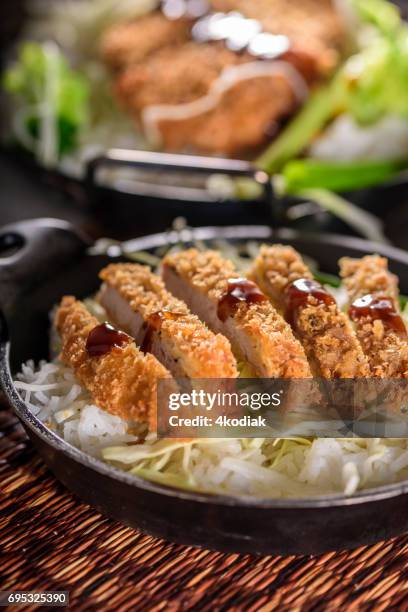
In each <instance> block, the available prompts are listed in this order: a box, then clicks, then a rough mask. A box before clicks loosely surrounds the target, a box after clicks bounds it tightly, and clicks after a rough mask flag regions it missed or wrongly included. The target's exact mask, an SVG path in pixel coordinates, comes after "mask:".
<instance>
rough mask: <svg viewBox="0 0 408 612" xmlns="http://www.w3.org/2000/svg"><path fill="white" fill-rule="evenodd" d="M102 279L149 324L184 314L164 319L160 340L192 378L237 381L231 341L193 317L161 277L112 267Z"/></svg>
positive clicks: (138, 269)
mask: <svg viewBox="0 0 408 612" xmlns="http://www.w3.org/2000/svg"><path fill="white" fill-rule="evenodd" d="M100 277H101V279H102V280H103V281H104V282H105V283H107V284H108V285H109V286H111V287H113V288H115V289H116V290H117V291H118V293H119V294H120V296H121V297H123V298H124V299H125V300H126V301H127V302H128V303H129V305H130V307H131V308H132V310H134V311H135V312H137V313H139V314H140V315H141V316H142V317H143V319H144V320H145V321H148V318H149V316H150V315H152V314H154V313H157V312H160V311H163V310H168V311H170V312H173V313H177V314H182V316H181V317H179V318H176V319H164V320H163V322H162V325H161V328H160V331H158V332H156V333H158V334H160V338H161V339H162V340H163V341H165V342H166V345H167V346H169V347H170V349H171V353H172V355H173V357H175V358H176V359H178V360H180V361H181V362H182V363H183V366H184V371H185V372H186V374H187V375H188V376H190V377H191V378H236V377H237V376H238V371H237V367H236V361H235V358H234V356H233V354H232V351H231V346H230V343H229V342H228V340H227V339H226V338H225V337H224V336H222V335H221V334H214V333H213V332H211V331H210V330H209V329H208V328H207V327H206V326H205V325H204V323H202V322H201V321H200V319H199V318H198V317H197V316H196V315H193V314H191V312H190V311H189V309H188V308H187V306H186V304H185V303H184V302H182V301H181V300H178V299H177V298H175V297H174V296H173V295H171V293H169V292H168V291H167V290H166V288H165V286H164V283H163V281H162V280H161V278H160V277H159V276H157V275H156V274H153V273H152V272H151V271H150V268H148V267H147V266H140V265H137V264H111V265H109V266H108V267H107V268H105V269H104V270H102V271H101V273H100Z"/></svg>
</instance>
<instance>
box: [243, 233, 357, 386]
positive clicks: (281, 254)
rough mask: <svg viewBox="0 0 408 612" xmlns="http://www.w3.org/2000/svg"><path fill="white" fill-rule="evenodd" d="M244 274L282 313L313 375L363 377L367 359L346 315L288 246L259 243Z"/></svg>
mask: <svg viewBox="0 0 408 612" xmlns="http://www.w3.org/2000/svg"><path fill="white" fill-rule="evenodd" d="M250 277H251V278H252V279H253V280H255V281H256V282H257V283H258V284H259V286H260V287H261V288H262V290H263V291H265V293H266V294H267V295H268V297H269V298H270V300H271V301H272V304H274V306H275V307H276V308H277V309H278V310H280V311H281V312H283V313H284V315H285V318H286V320H287V321H288V322H289V323H290V324H291V325H292V328H293V330H294V332H295V334H296V336H297V337H298V338H299V340H300V342H301V343H302V344H303V346H304V348H305V351H306V355H307V357H308V359H309V362H310V363H311V365H312V370H313V371H314V373H315V375H316V376H321V377H323V378H355V377H364V376H367V375H368V364H367V360H366V358H365V356H364V353H363V351H362V348H361V346H360V344H359V342H358V339H357V337H356V334H355V333H354V331H353V328H352V326H351V323H350V321H349V320H348V318H347V316H346V314H345V313H343V312H342V311H341V310H340V309H339V307H338V306H337V304H336V301H335V299H334V297H333V296H332V295H331V294H330V293H329V292H328V291H326V289H325V288H324V287H323V286H322V285H321V284H320V283H318V282H316V281H315V280H314V279H313V274H312V272H311V271H310V270H309V268H308V267H307V266H306V264H305V263H304V261H303V260H302V258H301V256H300V255H299V253H297V252H296V251H295V250H294V249H293V248H292V247H290V246H283V245H273V246H267V245H264V246H262V247H261V249H260V252H259V255H258V257H257V258H256V259H255V261H254V264H253V267H252V270H251V272H250Z"/></svg>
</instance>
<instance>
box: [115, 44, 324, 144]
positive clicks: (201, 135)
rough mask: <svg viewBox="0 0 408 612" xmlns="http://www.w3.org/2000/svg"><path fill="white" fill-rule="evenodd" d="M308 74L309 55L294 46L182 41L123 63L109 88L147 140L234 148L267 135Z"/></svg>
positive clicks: (312, 73)
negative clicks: (262, 50) (252, 47)
mask: <svg viewBox="0 0 408 612" xmlns="http://www.w3.org/2000/svg"><path fill="white" fill-rule="evenodd" d="M315 80H316V69H315V67H314V66H313V61H311V60H310V58H307V57H306V56H305V55H301V54H296V53H295V52H291V54H290V57H289V55H288V57H286V58H285V57H282V58H280V59H278V60H276V61H275V60H274V61H269V60H257V59H256V58H254V57H253V56H251V55H250V54H249V53H245V52H243V53H241V54H237V53H234V52H233V51H230V50H229V49H227V48H226V47H225V46H224V44H223V43H215V42H209V43H196V42H187V43H185V44H183V45H179V46H176V47H174V48H171V49H170V48H169V49H167V48H166V49H163V50H161V51H158V52H157V53H155V54H153V55H152V56H150V57H149V58H147V60H146V61H145V62H142V63H139V64H134V65H131V66H128V67H127V68H126V69H125V70H123V71H122V72H121V73H120V74H119V75H118V77H117V79H116V85H115V91H116V94H117V97H118V99H119V101H120V103H121V104H122V106H123V107H124V108H125V109H127V110H128V111H129V112H130V114H131V115H132V116H133V117H134V119H135V121H136V123H137V124H138V125H141V126H142V128H143V130H144V132H145V134H146V136H147V138H148V139H149V141H151V142H152V143H153V144H154V145H156V146H160V147H162V148H165V149H169V150H180V149H183V148H186V147H189V146H190V147H193V148H196V149H197V150H201V151H206V152H208V153H211V152H217V153H229V154H233V153H236V152H237V151H241V150H245V149H250V148H251V149H253V148H256V147H257V146H260V145H261V144H263V143H265V142H266V141H268V140H270V138H271V134H273V133H274V132H276V130H277V128H278V122H279V120H280V119H281V118H282V117H287V116H288V115H289V114H291V113H292V112H293V111H294V110H295V109H296V108H298V106H299V105H300V104H301V103H302V102H303V101H304V100H305V99H306V97H307V95H308V83H313V82H314V81H315Z"/></svg>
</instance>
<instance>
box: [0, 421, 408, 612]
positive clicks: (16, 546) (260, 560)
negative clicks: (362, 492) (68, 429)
mask: <svg viewBox="0 0 408 612" xmlns="http://www.w3.org/2000/svg"><path fill="white" fill-rule="evenodd" d="M0 431H1V437H0V483H1V484H0V590H6V589H7V590H53V591H58V590H66V591H69V593H70V607H71V609H73V610H75V612H79V611H82V610H108V609H109V610H115V611H116V610H136V611H139V610H143V611H144V610H146V611H151V610H152V611H153V610H157V611H159V610H165V611H166V612H167V611H172V612H173V611H174V612H176V611H182V610H203V611H206V610H208V611H218V610H219V611H221V610H225V611H227V610H262V611H267V610H277V609H279V610H313V611H320V610H321V611H327V610H333V611H337V610H347V611H353V610H356V611H359V612H360V611H361V610H376V612H380V611H383V610H384V611H385V610H408V535H406V536H403V537H400V538H398V539H394V540H390V541H388V542H379V543H378V544H376V545H375V546H365V547H361V548H359V549H357V550H354V551H338V552H331V553H328V554H325V555H321V556H317V557H312V556H289V557H280V556H277V555H271V556H265V557H255V556H251V555H237V554H223V553H219V552H215V551H209V550H202V549H199V548H191V547H186V546H181V545H176V544H172V543H170V542H165V541H163V540H158V539H155V538H152V537H149V536H147V535H144V534H142V533H141V532H139V531H134V530H133V529H130V528H128V527H123V526H122V525H121V524H119V523H117V522H115V521H112V520H110V519H108V518H105V517H103V516H101V515H100V514H99V513H98V512H96V511H95V510H93V509H92V508H91V507H90V506H88V505H86V504H84V503H82V502H80V501H79V500H78V499H77V498H76V497H74V496H73V495H71V494H70V493H69V491H67V490H66V489H65V488H64V487H63V486H62V485H61V484H59V482H58V481H57V480H56V479H55V478H54V477H53V475H52V474H51V473H50V472H49V470H48V469H47V467H46V466H45V465H44V463H43V462H42V460H41V459H40V458H39V457H38V455H37V454H36V452H35V451H34V449H33V448H32V446H31V443H30V442H29V441H28V440H27V438H26V436H25V434H24V431H23V429H22V427H21V425H20V424H19V423H18V421H17V419H16V417H15V416H14V415H13V414H12V413H11V412H10V411H9V410H6V409H3V410H0ZM32 609H34V608H32Z"/></svg>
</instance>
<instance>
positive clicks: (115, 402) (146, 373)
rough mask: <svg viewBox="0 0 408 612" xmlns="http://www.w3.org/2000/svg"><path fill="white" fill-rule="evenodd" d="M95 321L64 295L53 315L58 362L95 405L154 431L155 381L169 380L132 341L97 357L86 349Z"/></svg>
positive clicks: (153, 359)
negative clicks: (59, 345) (59, 348)
mask: <svg viewBox="0 0 408 612" xmlns="http://www.w3.org/2000/svg"><path fill="white" fill-rule="evenodd" d="M97 325H99V321H98V320H97V319H96V318H95V317H94V316H92V315H91V314H90V313H89V312H88V310H87V309H86V307H85V306H84V305H83V304H82V303H81V302H79V301H77V300H75V298H73V297H69V296H66V297H64V298H63V299H62V302H61V304H60V306H59V308H58V310H57V312H56V315H55V326H56V329H57V330H58V332H59V334H60V336H61V340H62V351H61V355H60V359H61V361H62V362H63V363H65V364H66V365H67V366H68V367H70V368H72V369H73V371H74V372H75V375H76V377H77V378H78V380H79V381H80V382H81V383H82V384H83V385H84V386H85V387H86V388H87V389H88V391H89V392H90V393H91V395H92V397H93V400H94V401H95V404H97V405H98V406H99V407H100V408H102V409H104V410H107V411H108V412H110V413H112V414H116V415H118V416H120V417H122V418H124V419H126V420H130V421H136V422H143V423H144V422H146V423H148V424H149V429H150V430H152V431H154V430H155V429H156V422H157V408H156V389H157V381H158V379H169V383H170V384H172V379H171V377H170V374H169V372H168V371H167V370H166V369H165V368H164V367H163V366H162V365H161V364H160V363H159V362H158V361H157V359H156V358H155V357H153V355H144V354H143V353H141V351H139V349H138V348H137V347H136V346H135V344H134V343H133V342H129V344H127V345H125V346H123V347H120V348H119V347H115V348H113V349H112V350H111V351H110V352H109V353H107V354H106V355H103V356H99V357H90V356H89V354H88V351H87V350H86V341H87V338H88V335H89V333H90V331H91V330H92V329H94V327H96V326H97Z"/></svg>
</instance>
